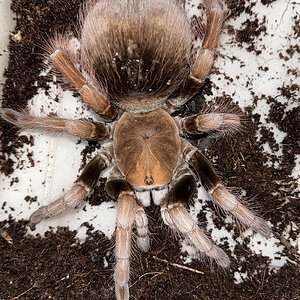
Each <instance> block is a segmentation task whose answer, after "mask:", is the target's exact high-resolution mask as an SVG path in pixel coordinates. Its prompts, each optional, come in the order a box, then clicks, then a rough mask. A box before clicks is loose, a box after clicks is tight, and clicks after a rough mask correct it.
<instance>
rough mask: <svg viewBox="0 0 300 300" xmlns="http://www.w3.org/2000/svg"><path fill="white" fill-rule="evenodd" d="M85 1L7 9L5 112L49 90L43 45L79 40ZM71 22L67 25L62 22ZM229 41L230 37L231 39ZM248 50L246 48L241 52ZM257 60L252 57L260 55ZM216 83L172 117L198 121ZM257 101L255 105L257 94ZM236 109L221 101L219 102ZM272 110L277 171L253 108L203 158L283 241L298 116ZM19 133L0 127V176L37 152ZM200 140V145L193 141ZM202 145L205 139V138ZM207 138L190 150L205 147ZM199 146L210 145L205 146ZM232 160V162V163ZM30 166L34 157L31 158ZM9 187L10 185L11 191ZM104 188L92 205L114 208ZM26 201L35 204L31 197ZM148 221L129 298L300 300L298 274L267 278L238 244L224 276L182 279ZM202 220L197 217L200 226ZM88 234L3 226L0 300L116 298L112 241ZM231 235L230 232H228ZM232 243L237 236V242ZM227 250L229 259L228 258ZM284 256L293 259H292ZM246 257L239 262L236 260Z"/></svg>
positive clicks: (245, 38)
mask: <svg viewBox="0 0 300 300" xmlns="http://www.w3.org/2000/svg"><path fill="white" fill-rule="evenodd" d="M272 2H274V1H272V0H263V1H262V3H263V4H264V5H270V4H271V3H272ZM81 4H82V0H72V1H65V0H48V1H40V0H13V1H12V9H13V11H14V12H15V13H16V16H17V17H16V21H17V26H16V29H15V33H19V35H20V36H21V39H20V40H18V42H16V41H14V40H11V42H10V46H9V50H10V60H9V66H8V68H7V70H6V73H5V76H6V77H7V81H6V83H5V86H4V90H3V106H4V107H10V108H13V109H16V110H22V109H24V108H25V107H26V104H27V101H28V100H29V99H31V98H32V97H33V96H34V95H35V94H36V92H37V88H38V87H45V86H46V85H47V80H46V79H45V78H44V77H43V76H39V74H40V71H41V70H42V68H43V56H42V55H36V53H40V54H42V49H41V41H42V40H47V38H48V37H50V36H52V35H53V34H54V33H55V32H56V31H62V30H65V31H73V32H74V33H75V34H76V30H75V27H76V23H77V13H78V9H79V7H80V5H81ZM253 5H254V4H253V2H252V1H244V0H243V1H238V2H237V1H232V8H231V17H234V16H239V15H240V14H241V13H243V12H246V13H249V14H250V15H251V14H252V12H251V7H252V6H253ZM66 16H67V17H66ZM264 22H265V20H260V21H258V20H257V19H255V20H251V21H250V20H248V21H246V22H245V23H244V24H243V28H241V30H239V31H237V33H236V39H237V41H238V42H239V43H247V44H248V46H247V47H248V48H247V49H248V50H249V51H259V50H257V49H255V39H256V38H257V37H259V36H260V35H261V34H264V33H265V27H264ZM294 30H295V34H297V32H298V34H299V22H298V21H295V26H294ZM228 33H229V34H232V35H233V34H235V32H234V30H231V31H230V30H228ZM243 46H244V45H243ZM295 51H299V49H298V48H289V49H288V50H287V51H286V52H287V54H288V55H290V56H291V55H293V54H294V52H295ZM257 54H258V52H257ZM211 87H212V83H211V81H210V80H209V79H207V80H206V82H205V85H204V86H203V88H202V89H201V91H200V92H201V93H202V96H201V97H195V98H194V99H192V101H190V102H189V103H188V104H187V105H185V106H183V107H182V109H180V110H179V111H178V112H177V114H178V115H181V116H184V115H190V114H193V113H197V112H199V111H200V110H201V108H202V107H203V97H204V96H205V95H210V94H211ZM297 88H299V87H298V86H296V85H295V84H293V85H290V86H284V87H282V88H281V89H280V92H281V93H282V96H284V97H288V98H291V97H295V95H296V94H295V93H296V91H297ZM253 97H254V98H255V97H256V99H257V101H259V100H260V99H259V98H258V97H257V96H256V95H253ZM222 99H223V100H224V101H232V100H231V98H230V96H228V95H224V96H222V97H220V99H219V100H222ZM270 101H272V105H271V112H270V121H271V122H274V123H275V124H277V125H278V126H279V129H280V130H282V131H283V132H285V133H286V137H285V138H284V141H283V143H282V144H283V149H282V151H283V156H282V158H281V161H279V167H278V168H274V167H273V166H272V165H271V166H268V167H267V166H266V163H267V162H268V159H269V157H268V156H266V155H265V154H263V152H262V145H263V144H264V143H266V142H268V143H269V144H270V147H271V148H273V149H274V150H277V149H278V145H277V144H276V142H275V140H274V136H273V134H272V133H271V132H270V131H269V130H268V129H267V128H264V129H263V131H262V133H263V134H262V139H261V140H260V141H259V142H258V141H257V140H256V137H255V135H256V132H257V130H258V128H259V125H260V124H259V115H254V114H253V108H252V107H249V108H248V109H247V116H246V117H247V119H248V121H247V122H246V123H245V128H246V133H247V134H245V135H241V136H238V138H235V139H233V138H227V139H224V140H218V141H214V142H213V143H211V145H210V147H209V151H206V154H207V155H208V157H210V158H213V157H216V158H217V163H216V168H217V169H218V171H219V172H220V173H221V174H222V178H223V179H224V181H226V183H228V184H229V185H230V186H235V187H237V188H240V189H244V190H245V191H246V198H252V197H253V196H255V195H256V200H255V204H257V203H258V204H260V208H259V213H260V214H261V215H262V216H263V217H264V218H265V219H267V220H270V221H271V222H272V223H273V224H278V226H277V227H276V228H274V229H273V232H274V233H275V234H276V235H278V236H279V237H281V232H282V231H283V229H284V228H286V226H288V225H290V224H291V222H292V221H293V222H295V223H296V224H299V221H300V220H299V211H300V206H299V200H298V197H297V195H295V194H293V191H294V190H295V186H294V185H295V182H294V180H293V179H292V178H291V177H290V174H291V170H292V169H293V168H294V164H295V163H294V158H295V154H300V150H299V149H300V147H299V140H300V136H299V131H300V129H299V124H300V111H299V107H297V108H294V109H292V110H290V111H287V112H286V111H285V109H286V107H285V106H284V105H283V104H281V103H279V102H276V101H275V100H274V99H273V100H270ZM17 130H18V129H17V128H15V127H14V126H12V125H10V124H8V123H6V122H4V121H2V120H0V131H2V135H1V144H2V151H1V152H0V168H1V169H0V171H1V172H3V174H5V175H9V174H12V173H13V170H14V168H15V167H16V163H15V162H14V161H13V160H12V159H11V158H8V157H10V156H11V155H14V156H15V157H16V158H18V151H19V150H20V149H22V148H23V147H24V146H25V145H33V144H34V139H33V137H30V138H27V137H26V136H24V135H17V134H16V133H17ZM198 138H199V137H198ZM202 138H203V137H202ZM203 141H205V139H202V140H201V141H200V143H199V141H196V140H195V141H191V142H193V143H194V144H196V145H198V146H200V147H201V145H202V144H203V143H204V142H203ZM204 144H205V145H207V144H209V143H204ZM97 148H98V144H97V143H90V144H89V146H88V147H87V148H86V149H85V150H84V151H83V153H82V154H83V157H84V159H83V164H84V163H85V160H86V158H87V157H88V156H90V155H91V153H93V152H94V151H95V149H97ZM228 154H230V155H228ZM31 159H32V158H31ZM16 180H17V179H14V180H13V181H12V182H13V183H14V182H16ZM104 185H105V179H103V180H101V181H100V182H99V185H98V186H97V188H96V189H95V192H94V193H93V194H92V195H91V196H90V198H89V199H88V201H89V202H90V203H91V204H92V205H99V204H100V203H101V202H103V201H108V200H110V199H109V197H108V196H105V195H106V193H105V190H104ZM25 200H26V201H28V202H32V201H35V200H36V199H35V197H31V196H28V197H26V199H25ZM8 206H9V200H7V201H6V202H4V204H3V207H2V209H4V208H6V209H7V207H8ZM147 213H148V214H149V215H151V217H152V219H151V220H150V228H151V239H152V244H151V252H149V253H140V252H138V251H137V252H136V253H135V254H134V255H133V256H134V259H133V262H132V270H133V271H132V274H131V288H130V291H131V294H132V299H145V300H151V299H185V300H192V299H207V300H208V299H211V300H214V299H233V300H235V299H237V300H249V299H255V300H265V299H270V300H277V299H281V300H296V299H299V294H300V287H299V280H300V274H299V268H298V267H297V266H295V265H294V264H291V263H288V264H287V265H285V266H284V267H282V268H281V269H280V270H279V271H278V272H277V273H271V274H270V273H269V270H268V267H267V265H268V262H267V259H266V258H264V257H260V256H259V255H251V254H250V253H249V252H250V251H249V248H248V246H247V244H248V242H249V240H247V239H245V240H244V243H243V244H241V245H239V246H238V247H237V248H236V250H235V255H236V259H235V258H231V259H232V264H231V267H230V269H228V270H221V269H220V268H218V267H216V266H214V265H213V266H211V265H209V264H205V263H203V262H202V261H197V260H194V261H193V262H192V263H191V264H190V265H189V267H191V268H194V269H196V270H200V271H203V272H204V274H203V275H200V274H197V273H193V272H190V271H187V270H183V269H180V268H176V267H174V266H171V265H168V264H166V263H164V262H162V261H161V260H158V259H156V257H159V258H160V259H165V260H167V261H170V262H173V263H178V264H182V261H181V259H180V246H179V243H178V242H177V241H176V239H175V238H174V237H172V236H171V235H169V234H168V233H167V230H166V229H165V227H164V226H163V225H162V222H161V221H157V220H160V217H159V210H158V209H157V208H153V207H150V208H148V209H147ZM202 219H203V216H201V215H199V221H202ZM214 222H215V225H216V226H217V227H220V226H221V225H222V226H223V225H224V223H223V222H224V221H223V219H222V217H221V216H218V215H217V214H216V215H215V217H214ZM84 225H85V226H86V228H87V235H88V237H87V239H86V240H85V242H84V243H81V244H80V243H78V241H77V240H76V239H75V235H76V232H72V231H70V230H68V229H67V228H59V229H58V231H57V232H56V233H53V232H51V231H49V232H48V233H47V234H46V235H45V237H44V238H41V237H32V236H28V235H27V222H25V221H19V222H15V221H14V220H12V219H11V218H9V219H8V220H5V221H2V222H0V228H5V231H6V232H8V233H9V235H10V236H11V237H12V239H13V243H12V244H10V243H8V242H7V241H6V240H5V239H3V238H1V237H0V253H1V263H0V278H1V288H0V299H4V300H8V299H12V298H13V299H17V298H20V299H24V300H25V299H28V300H43V299H45V300H46V299H66V300H68V299H70V300H71V299H72V300H74V299H88V300H93V299H113V298H114V284H113V266H114V259H113V242H112V241H109V240H108V239H107V238H106V237H105V236H104V235H103V234H101V233H99V232H98V231H96V232H94V231H93V229H94V228H92V226H90V225H89V224H84ZM226 226H227V227H228V228H230V229H231V228H236V226H235V225H233V224H229V225H226ZM236 235H238V232H237V233H236ZM224 248H225V251H227V250H228V249H226V247H224ZM286 255H287V256H288V257H290V258H291V259H292V260H294V259H295V257H294V256H293V255H295V254H293V253H290V252H287V253H286ZM243 257H247V260H246V261H244V260H243V259H242V258H243ZM240 271H242V272H245V271H247V273H248V279H247V280H245V281H244V282H243V283H241V284H235V283H234V273H235V272H240Z"/></svg>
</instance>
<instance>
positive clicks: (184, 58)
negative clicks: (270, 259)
mask: <svg viewBox="0 0 300 300" xmlns="http://www.w3.org/2000/svg"><path fill="white" fill-rule="evenodd" d="M205 5H206V14H207V20H208V21H207V27H206V31H205V32H204V33H203V35H204V39H203V43H202V48H201V51H199V53H198V55H197V57H196V60H195V61H194V62H193V63H192V61H193V60H192V59H191V57H192V52H191V49H192V44H193V34H192V25H191V22H190V21H189V19H188V18H187V16H186V14H185V12H184V10H183V9H182V7H180V5H179V4H178V2H177V1H175V0H145V1H141V0H124V1H113V0H98V1H91V2H89V4H87V5H86V6H85V7H84V8H83V9H82V11H81V18H80V19H81V20H82V22H81V25H80V39H81V48H80V53H79V55H78V57H77V59H78V61H77V62H74V57H70V55H69V53H70V52H72V50H71V49H70V48H69V47H70V46H69V41H68V39H67V37H65V36H63V35H57V36H56V37H55V38H53V39H52V40H51V41H50V42H49V45H48V52H49V53H48V54H49V57H50V60H51V62H52V64H53V66H54V67H55V68H56V70H58V71H59V72H60V74H61V75H62V76H63V77H64V78H65V79H66V80H67V81H68V82H69V84H70V85H71V86H72V87H73V88H75V89H76V90H77V91H78V92H79V93H80V95H81V98H82V100H83V101H84V102H85V103H86V104H87V105H88V106H89V107H90V108H91V109H93V110H94V111H95V112H96V113H97V114H99V115H100V116H101V117H102V118H103V120H104V121H103V122H91V121H89V120H84V119H80V120H70V119H62V118H53V117H47V118H39V117H34V116H31V115H29V114H26V113H24V112H22V113H21V112H17V111H14V110H11V109H7V108H2V109H1V110H0V114H1V116H2V118H4V119H5V120H7V121H8V122H11V123H13V124H15V125H16V126H19V127H21V128H28V127H30V128H41V129H46V130H50V131H56V132H68V133H70V134H72V135H75V136H79V137H81V138H85V139H88V140H103V139H111V143H110V144H109V146H107V147H106V148H105V149H103V148H101V150H100V151H99V153H98V154H97V155H96V156H95V157H94V158H93V159H92V160H91V161H90V162H89V163H88V164H87V165H86V166H85V168H84V170H83V172H82V173H81V175H80V176H79V177H78V179H77V180H76V181H75V182H74V184H73V186H72V188H71V189H70V190H69V191H67V192H66V193H65V194H64V195H63V196H62V197H61V198H59V199H57V200H55V201H54V202H52V203H50V204H49V205H47V206H43V207H40V208H39V209H38V210H37V211H35V212H34V213H33V214H32V215H31V217H30V226H31V228H32V229H33V228H34V227H35V225H36V224H37V223H39V222H41V221H42V220H44V219H46V218H51V217H54V216H56V215H58V214H61V213H62V212H64V211H66V210H68V209H70V208H74V207H78V206H79V205H80V204H81V203H83V201H84V199H85V198H86V197H87V196H88V194H89V193H90V191H91V190H92V189H93V188H94V187H95V185H96V184H97V181H98V178H99V177H100V175H101V173H102V171H103V170H104V169H106V168H108V167H109V166H111V165H113V168H112V169H111V172H110V174H109V176H108V178H107V183H106V190H107V193H108V194H109V196H111V197H112V198H113V199H115V200H116V201H117V219H116V236H115V239H116V246H115V258H116V265H115V272H114V281H115V292H116V297H117V299H119V300H120V299H122V300H125V299H129V288H128V282H129V273H130V256H131V243H132V228H133V227H135V228H136V233H137V235H136V243H137V245H138V246H139V248H140V249H141V250H142V251H147V250H148V249H149V247H150V242H149V234H148V219H147V215H146V212H145V210H144V207H147V206H149V205H150V204H151V199H153V202H154V204H155V205H159V206H160V208H161V216H162V219H163V221H164V223H165V224H166V225H167V226H169V227H170V228H171V229H172V230H174V231H175V232H178V233H180V234H182V235H183V236H185V237H186V238H187V239H188V240H189V241H190V242H191V243H192V244H193V245H194V246H195V248H196V249H197V251H199V252H200V253H202V254H204V255H206V256H207V257H209V258H211V259H213V260H214V261H215V262H216V263H217V264H219V265H220V266H222V267H224V268H225V267H228V266H229V263H230V262H229V258H228V256H227V254H226V253H225V252H224V251H223V250H222V249H221V248H219V247H218V246H216V245H214V244H213V243H212V241H211V240H210V239H209V238H208V237H207V236H206V235H205V234H204V232H203V231H202V230H201V229H200V227H199V226H198V225H197V223H196V222H195V221H194V219H193V218H192V217H191V215H190V214H189V213H188V210H187V208H186V207H187V205H188V202H189V200H190V198H191V197H192V195H193V194H194V192H195V190H196V182H197V181H201V183H202V185H203V186H204V187H205V188H206V189H207V191H208V193H209V194H210V196H211V199H212V201H213V202H214V204H215V205H216V206H218V207H220V208H222V209H223V210H224V211H226V212H228V213H230V214H232V215H233V216H234V217H235V218H236V219H237V220H238V221H239V222H240V223H241V224H243V225H245V226H248V227H251V228H253V229H254V230H255V231H257V232H259V233H260V234H262V235H263V236H266V237H268V236H269V235H270V228H269V226H268V225H267V222H266V221H264V220H263V219H261V218H260V217H258V216H256V215H255V214H254V213H253V212H252V211H251V210H249V209H248V208H246V207H245V206H244V205H243V204H241V203H240V202H239V201H238V199H237V198H236V196H234V195H233V194H232V193H231V192H229V191H228V189H227V188H226V187H225V185H224V184H223V183H222V181H221V179H220V178H219V177H218V176H217V175H216V173H215V171H214V169H213V168H212V166H211V164H210V162H209V161H208V160H207V159H206V158H205V157H204V155H203V154H202V153H201V152H200V151H199V150H198V149H197V148H195V147H194V146H192V145H191V144H190V143H189V142H188V141H187V140H185V139H184V138H183V137H181V135H182V134H184V133H188V134H191V135H197V134H201V133H206V134H210V133H211V132H214V133H215V132H219V133H224V132H230V133H232V132H235V131H237V130H239V126H240V116H239V114H236V113H234V112H233V111H230V110H229V111H226V110H225V109H220V111H219V112H216V111H214V112H209V111H208V112H205V113H203V114H199V115H193V116H189V117H184V118H179V117H176V118H172V117H171V113H172V112H174V111H175V110H176V109H177V108H178V107H180V106H181V105H183V104H184V103H186V102H187V101H188V100H189V99H190V98H191V96H193V94H194V93H195V91H197V90H198V89H199V87H200V86H201V85H202V83H203V82H204V80H205V78H206V77H207V76H208V74H209V72H210V69H211V67H212V65H213V62H214V52H215V48H216V46H217V41H218V37H219V35H220V32H221V29H222V25H223V22H224V19H225V16H226V11H225V9H224V7H223V5H222V3H220V2H219V1H218V0H206V1H205ZM78 65H80V66H81V67H80V69H79V68H78V67H77V66H78ZM80 70H84V71H85V72H84V74H88V77H85V76H84V75H83V73H82V72H81V71H80ZM225 107H226V106H225Z"/></svg>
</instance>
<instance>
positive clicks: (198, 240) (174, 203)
mask: <svg viewBox="0 0 300 300" xmlns="http://www.w3.org/2000/svg"><path fill="white" fill-rule="evenodd" d="M195 189H196V182H195V179H194V177H193V176H192V175H184V176H183V177H181V178H180V179H179V181H178V182H177V183H175V184H174V186H173V187H172V189H171V191H170V192H169V194H168V197H167V198H166V201H165V202H164V203H163V205H162V207H161V214H162V218H163V220H164V223H165V224H167V225H168V226H169V227H170V228H172V229H173V230H174V231H175V232H178V233H180V234H182V235H184V236H185V237H187V238H188V239H189V241H190V242H191V243H192V244H193V245H194V246H195V247H196V249H197V250H198V251H199V252H200V253H201V254H203V255H206V256H208V257H209V258H212V259H214V260H215V261H216V263H217V264H218V265H220V266H222V267H224V268H226V267H228V266H229V264H230V261H229V258H228V256H227V254H226V253H225V252H224V251H223V250H222V249H221V248H219V247H218V246H216V245H214V244H213V243H212V242H211V240H210V239H209V238H208V237H207V236H206V235H205V234H204V232H203V231H202V230H201V229H200V228H199V226H198V225H197V222H196V221H194V220H193V218H192V216H191V215H190V214H189V213H188V211H187V210H186V208H185V206H186V204H187V202H188V201H189V199H190V198H191V196H192V195H193V193H194V191H195Z"/></svg>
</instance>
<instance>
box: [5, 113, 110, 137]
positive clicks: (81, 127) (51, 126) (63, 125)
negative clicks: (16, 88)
mask: <svg viewBox="0 0 300 300" xmlns="http://www.w3.org/2000/svg"><path fill="white" fill-rule="evenodd" d="M0 117H2V118H3V119H4V120H6V121H8V122H10V123H12V124H14V125H16V126H18V127H20V128H41V129H45V130H49V131H53V132H67V133H69V134H72V135H75V136H79V137H81V138H85V139H88V140H99V139H105V138H109V137H111V132H110V128H109V126H107V125H104V124H102V123H96V122H91V121H88V120H69V119H60V118H53V117H46V118H40V117H34V116H31V115H30V114H28V113H24V112H18V111H15V110H12V109H9V108H2V109H1V108H0Z"/></svg>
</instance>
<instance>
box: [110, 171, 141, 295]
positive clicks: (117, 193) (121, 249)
mask: <svg viewBox="0 0 300 300" xmlns="http://www.w3.org/2000/svg"><path fill="white" fill-rule="evenodd" d="M113 172H114V174H112V176H111V177H110V178H109V180H108V181H107V183H106V190H107V193H108V194H109V196H110V197H112V198H114V199H117V200H118V205H117V228H116V246H115V256H116V266H115V272H114V281H115V292H116V298H117V300H128V299H129V287H128V281H129V273H130V256H131V239H132V227H133V224H134V222H135V221H136V220H137V218H138V217H137V214H139V212H138V204H137V202H136V199H135V195H134V191H133V188H132V186H131V185H130V184H129V183H128V182H127V181H126V180H124V179H122V175H121V174H120V173H119V171H118V170H117V168H115V169H114V170H113Z"/></svg>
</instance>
